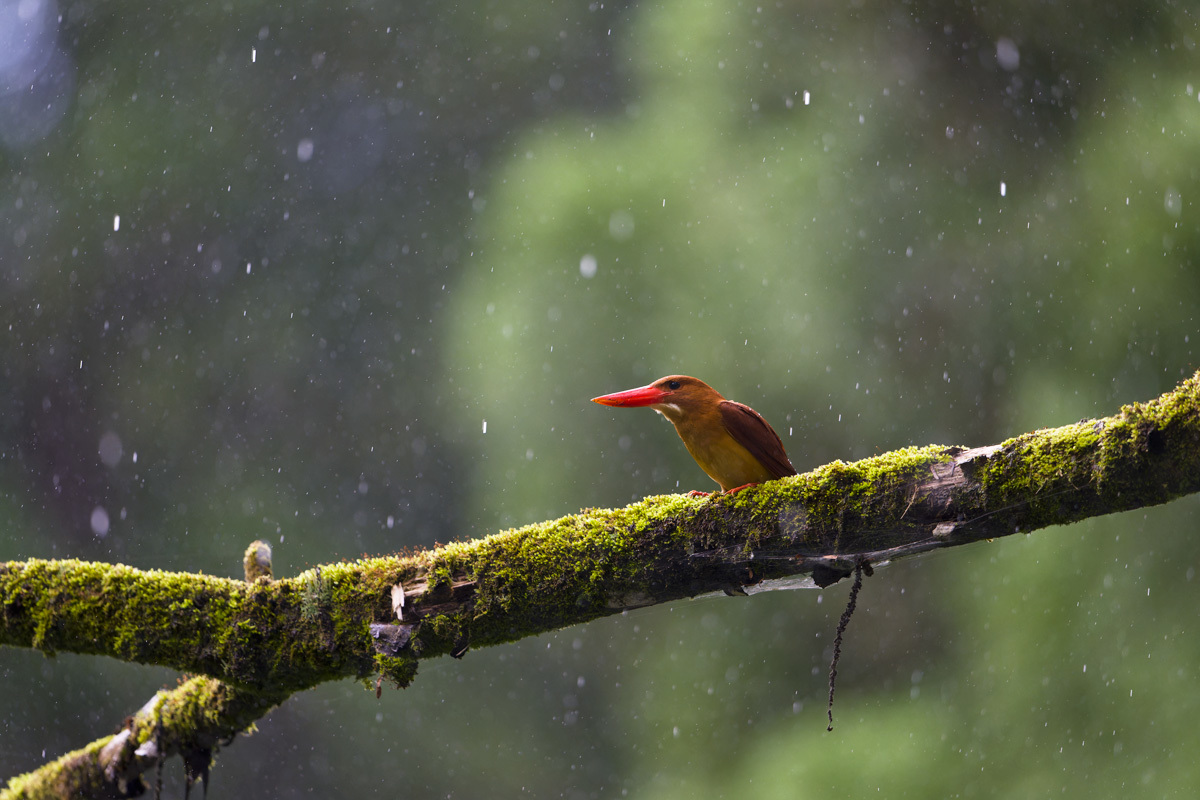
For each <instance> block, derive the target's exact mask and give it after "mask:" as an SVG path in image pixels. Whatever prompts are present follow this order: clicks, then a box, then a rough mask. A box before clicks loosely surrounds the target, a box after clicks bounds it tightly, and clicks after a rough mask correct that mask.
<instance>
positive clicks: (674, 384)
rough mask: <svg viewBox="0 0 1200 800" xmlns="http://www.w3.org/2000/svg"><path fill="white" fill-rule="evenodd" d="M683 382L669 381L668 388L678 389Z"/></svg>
mask: <svg viewBox="0 0 1200 800" xmlns="http://www.w3.org/2000/svg"><path fill="white" fill-rule="evenodd" d="M680 386H682V384H681V383H680V382H679V381H667V388H668V389H671V390H675V389H678V388H679V387H680Z"/></svg>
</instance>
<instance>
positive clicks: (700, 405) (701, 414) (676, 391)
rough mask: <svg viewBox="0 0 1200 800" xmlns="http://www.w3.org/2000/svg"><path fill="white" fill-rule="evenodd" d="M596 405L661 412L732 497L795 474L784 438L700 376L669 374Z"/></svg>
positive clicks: (598, 400) (605, 397)
mask: <svg viewBox="0 0 1200 800" xmlns="http://www.w3.org/2000/svg"><path fill="white" fill-rule="evenodd" d="M592 402H593V403H600V404H601V405H605V406H623V407H631V408H640V407H643V406H645V407H649V408H652V409H654V410H655V411H657V412H658V413H660V414H662V415H663V416H664V417H666V418H667V419H669V420H670V421H671V424H673V425H674V426H675V431H676V433H678V434H679V438H680V439H683V444H684V446H685V447H687V449H688V452H689V453H691V454H692V458H694V459H696V463H697V464H699V465H700V468H701V469H702V470H704V471H705V472H707V473H708V476H709V477H710V478H712V479H713V480H714V481H716V482H717V483H718V484H720V486H721V489H723V490H724V491H725V492H727V493H729V494H732V493H734V492H736V491H739V490H741V489H745V488H746V487H747V486H753V485H754V484H756V483H763V482H764V481H773V480H775V479H777V478H783V477H786V476H788V475H795V474H796V468H795V467H793V466H792V462H791V461H789V460H788V457H787V453H786V452H784V449H783V442H782V441H780V439H779V434H777V433H775V430H774V429H773V428H772V427H771V426H770V424H768V423H767V421H766V420H765V419H763V418H762V415H761V414H759V413H758V412H757V411H755V410H754V409H753V408H750V406H747V405H742V404H741V403H735V402H733V401H732V400H726V399H725V398H724V397H722V396H721V394H720V392H718V391H717V390H716V389H714V388H712V387H711V386H709V385H708V384H707V383H705V382H704V381H702V380H699V379H698V378H691V377H688V376H687V375H668V376H667V377H665V378H659V379H658V380H656V381H655V382H654V383H652V384H650V385H649V386H642V387H641V388H638V389H629V390H628V391H624V392H616V393H615V394H606V395H602V396H601V397H593V398H592ZM692 494H693V495H704V494H707V492H696V491H693V492H692Z"/></svg>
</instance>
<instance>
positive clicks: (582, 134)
mask: <svg viewBox="0 0 1200 800" xmlns="http://www.w3.org/2000/svg"><path fill="white" fill-rule="evenodd" d="M1198 39H1200V25H1198V24H1197V8H1196V5H1195V4H1194V3H1185V2H1176V3H1171V2H1166V3H1161V2H1156V3H1148V2H1147V3H1137V2H1134V3H1128V2H1120V3H1117V2H1113V3H1099V4H1096V3H1086V4H1084V3H1070V2H1063V3H1045V2H1041V0H1038V2H1031V1H1030V0H1013V1H1012V2H996V3H991V4H987V5H986V6H981V5H970V4H963V3H958V2H944V1H941V2H911V3H904V4H895V3H892V4H865V3H856V2H852V3H841V2H839V3H833V2H809V3H786V2H785V3H776V4H769V5H757V4H754V3H740V2H735V1H733V0H725V1H721V0H715V1H714V2H695V1H693V2H686V3H685V2H678V1H676V2H658V3H642V4H622V3H618V4H615V5H613V4H608V3H599V2H593V3H590V4H585V3H567V2H550V3H546V2H538V3H532V2H522V0H493V1H492V2H487V3H482V2H480V3H466V4H458V5H447V4H437V3H408V4H400V5H396V4H392V5H384V4H373V3H370V2H356V3H351V4H337V5H322V4H320V3H319V2H311V1H310V0H300V1H299V2H297V3H292V4H290V5H284V6H281V5H278V4H264V3H255V2H251V3H242V4H236V5H229V4H223V3H212V2H200V3H193V4H189V5H185V6H178V7H176V6H169V5H162V6H147V5H146V4H144V3H143V4H132V3H128V2H124V1H123V0H109V2H104V3H87V2H66V0H59V2H58V4H57V5H56V4H55V2H54V0H21V2H19V3H18V2H16V0H2V2H0V54H3V53H8V55H0V219H2V220H3V225H2V227H0V404H2V405H0V409H2V413H0V437H2V441H0V559H23V558H29V557H46V558H65V557H79V558H85V559H102V560H107V561H119V562H123V563H127V564H131V565H134V566H137V567H143V568H162V569H173V570H186V571H204V572H207V573H211V574H217V575H229V576H238V575H240V574H241V570H240V562H241V551H242V548H243V547H244V546H245V545H246V544H247V543H249V542H250V541H251V540H253V539H255V538H260V537H261V538H265V539H267V540H269V541H270V542H272V544H273V545H274V548H275V564H276V570H277V574H281V575H292V574H295V573H297V572H299V571H301V570H303V569H306V568H308V567H309V566H312V565H314V564H320V563H324V562H328V561H334V560H339V559H350V558H355V557H357V556H359V555H361V554H364V553H372V554H373V553H388V552H394V551H396V550H398V549H400V548H413V547H423V546H429V545H432V544H433V543H434V542H435V541H440V542H445V541H449V540H452V539H460V538H471V537H475V536H479V535H483V534H486V533H488V532H492V531H495V530H498V529H501V528H503V527H508V526H512V525H517V524H522V523H525V522H532V521H538V520H541V519H545V518H551V517H556V516H560V515H562V514H566V513H570V512H574V511H576V510H578V509H579V508H581V507H584V506H614V505H622V504H624V503H626V502H629V501H631V500H634V499H636V498H639V497H641V496H643V495H646V494H652V493H663V492H674V491H685V490H688V489H692V488H700V489H710V488H712V486H711V484H710V482H709V481H708V479H707V478H706V477H705V476H704V475H703V473H701V472H700V470H699V468H698V467H696V466H695V464H694V463H693V462H692V461H691V459H690V458H689V457H688V455H687V453H686V452H685V451H684V449H683V447H682V445H681V444H680V443H679V442H678V440H677V438H676V436H675V434H674V432H673V431H672V430H671V428H670V426H669V425H666V424H664V423H663V421H662V420H661V419H659V418H658V417H657V416H656V415H654V414H651V413H649V412H644V411H643V412H634V411H620V410H612V409H605V408H600V407H598V406H594V405H591V404H590V403H589V402H588V398H590V397H593V396H595V395H598V394H601V393H605V392H610V391H615V390H618V389H625V388H630V387H632V386H637V385H641V384H644V383H647V382H649V381H650V380H653V379H654V378H657V377H659V376H661V375H664V374H668V373H674V372H683V373H689V374H693V375H696V376H698V377H701V378H703V379H704V380H706V381H708V382H709V383H711V384H713V385H714V386H715V387H716V388H718V389H719V390H720V391H721V392H722V393H724V394H725V395H726V396H728V397H731V398H733V399H737V400H741V401H743V402H746V403H749V404H751V405H753V406H754V407H755V408H757V409H758V410H759V411H761V412H762V413H763V414H764V415H765V416H766V417H767V418H768V419H769V420H770V421H771V422H772V423H773V424H774V426H775V428H776V429H777V430H778V431H779V433H780V434H781V436H782V437H783V439H784V442H785V444H786V445H787V447H788V450H789V452H790V454H791V457H792V460H793V462H794V463H795V465H796V466H797V468H798V469H800V470H802V471H803V470H806V469H809V468H812V467H815V466H818V465H820V464H823V463H826V462H828V461H830V460H832V459H835V458H842V459H847V460H848V459H854V458H859V457H863V456H866V455H870V454H873V453H878V452H884V451H887V450H890V449H893V448H896V447H900V446H904V445H909V444H927V443H941V444H964V445H980V444H990V443H994V442H998V441H1000V440H1002V439H1003V438H1006V437H1008V436H1010V435H1015V434H1018V433H1021V432H1023V431H1026V430H1031V429H1033V428H1037V427H1045V426H1053V425H1060V424H1065V423H1068V422H1073V421H1076V420H1078V419H1080V418H1084V417H1089V416H1098V415H1104V414H1109V413H1113V412H1114V411H1115V410H1116V409H1117V408H1118V407H1119V405H1120V404H1122V403H1125V402H1130V401H1134V400H1145V399H1150V398H1152V397H1154V396H1156V395H1158V394H1159V393H1161V392H1163V391H1166V390H1168V389H1170V388H1171V387H1172V386H1174V385H1175V384H1176V383H1177V382H1178V381H1179V380H1181V379H1182V378H1184V377H1186V376H1188V375H1190V374H1191V373H1192V372H1193V371H1194V370H1195V369H1196V368H1197V366H1198V363H1197V355H1196V346H1197V336H1198V325H1197V311H1198V309H1200V272H1198V267H1197V263H1196V261H1197V257H1198V255H1200V223H1198V215H1197V205H1196V198H1197V196H1198V195H1200V90H1198V86H1197V84H1198V83H1200V73H1198V72H1197V71H1196V64H1197V63H1198V61H1197V59H1198V54H1197V41H1198ZM1198 521H1200V502H1198V501H1197V500H1196V499H1188V500H1184V501H1179V502H1176V503H1173V504H1171V505H1169V506H1166V507H1161V508H1154V509H1148V510H1146V511H1144V512H1142V511H1139V512H1133V513H1128V514H1124V515H1119V516H1116V517H1112V518H1106V519H1101V520H1095V521H1092V522H1087V523H1083V524H1079V525H1074V526H1071V527H1070V528H1065V529H1054V530H1049V531H1043V532H1039V533H1037V534H1036V535H1033V536H1030V537H1010V538H1008V539H1005V540H999V541H996V542H993V543H985V544H978V545H974V546H971V547H969V548H962V549H959V550H956V551H953V552H947V553H940V554H934V555H930V556H927V557H923V558H919V559H914V560H911V561H909V562H904V563H900V564H897V565H893V566H890V567H888V568H886V569H883V570H881V571H880V572H878V573H877V575H876V577H875V578H873V579H871V580H869V581H868V582H867V584H866V586H865V587H864V589H863V593H862V596H861V599H860V604H859V612H858V615H857V616H856V617H855V619H854V621H853V623H852V625H851V627H850V630H849V633H848V641H847V644H846V647H845V652H844V657H843V661H842V666H841V680H840V683H839V694H838V702H837V706H836V708H835V714H836V722H837V727H836V729H835V730H834V732H833V733H832V734H829V733H826V732H825V717H824V713H825V707H824V700H825V691H826V669H827V664H828V659H829V655H830V648H831V639H832V634H833V630H834V627H835V625H836V622H837V618H838V616H839V614H840V613H841V610H842V607H843V604H844V602H845V597H846V593H847V590H848V587H847V586H845V585H838V586H834V587H832V588H830V589H828V590H825V591H822V592H817V591H812V592H778V593H767V594H764V595H759V596H755V597H752V598H736V599H730V598H719V599H701V600H694V601H690V602H681V603H675V604H672V605H670V606H666V607H659V608H653V609H646V610H643V611H639V612H637V613H632V614H627V615H623V616H620V617H615V618H611V619H606V620H601V621H599V622H596V623H593V624H590V625H586V626H580V627H575V628H571V629H568V630H564V631H560V632H557V633H554V634H549V635H545V636H541V637H538V638H536V639H532V640H527V641H524V642H521V643H518V644H514V645H509V646H504V647H499V648H493V649H487V650H482V651H472V652H471V653H470V654H469V655H468V656H467V657H466V658H465V659H464V660H462V661H451V660H442V661H438V662H432V663H427V664H424V665H423V666H422V668H421V672H420V675H419V676H418V679H417V681H416V683H415V684H414V685H413V687H412V688H410V689H409V690H407V691H405V692H402V693H401V692H388V693H386V694H385V695H384V697H383V699H382V700H378V701H377V700H376V699H375V697H374V694H373V693H371V692H368V691H364V690H363V689H362V687H360V686H359V685H357V684H355V683H353V682H345V683H341V684H335V685H327V686H323V687H320V688H319V689H316V690H314V691H310V692H307V693H305V694H303V695H300V696H297V697H295V698H293V699H292V700H291V701H289V702H288V703H287V704H286V705H285V706H283V707H282V708H280V709H278V710H276V711H275V712H273V713H272V714H271V715H270V716H268V717H267V718H265V719H264V720H263V721H262V722H261V723H260V725H259V730H258V732H257V733H256V734H255V735H254V736H251V737H249V738H239V739H238V740H237V741H236V742H235V743H234V744H233V745H232V746H230V747H228V748H227V749H225V750H223V751H222V752H221V754H220V756H219V759H218V762H217V765H216V767H215V771H214V773H213V783H212V787H211V788H212V790H213V792H214V796H229V795H230V793H231V792H233V791H235V790H234V788H233V787H237V791H251V792H254V793H255V794H256V795H258V796H262V797H293V796H301V795H304V796H312V795H317V796H374V795H380V796H382V795H387V796H393V795H394V794H396V793H397V792H398V791H399V792H402V793H403V794H405V795H406V796H415V797H434V796H437V797H474V796H483V795H488V796H517V795H522V794H524V795H528V796H533V797H566V798H592V797H600V798H603V797H638V798H674V797H679V798H683V797H742V796H747V795H750V794H753V795H754V796H758V797H827V796H858V795H863V794H866V793H868V792H869V793H871V794H872V795H873V796H882V797H906V796H907V797H929V796H947V797H950V796H955V797H1014V796H1016V797H1028V796H1047V795H1050V794H1054V795H1056V796H1060V795H1061V796H1068V797H1070V796H1083V795H1085V794H1086V795H1087V796H1090V797H1096V798H1100V797H1116V796H1120V797H1128V796H1130V795H1134V796H1138V797H1159V796H1190V795H1191V794H1192V793H1193V792H1194V790H1195V786H1196V785H1197V783H1198V782H1200V767H1197V762H1196V760H1195V758H1194V754H1195V752H1196V751H1197V750H1198V749H1200V736H1198V735H1197V733H1196V732H1195V725H1194V718H1195V716H1196V714H1197V712H1198V711H1200V684H1198V681H1200V675H1198V674H1197V667H1196V664H1197V663H1200V658H1198V656H1200V644H1197V641H1200V637H1198V636H1197V633H1198V632H1200V619H1197V589H1198V584H1200V581H1198V580H1197V578H1196V565H1197V563H1198V561H1200V544H1197V543H1196V541H1197V537H1196V536H1195V534H1196V532H1197V527H1198ZM0 677H2V681H3V685H4V687H5V690H4V691H3V692H0V768H2V769H0V774H2V775H3V776H4V777H8V776H11V775H13V774H16V773H19V772H22V771H25V770H28V769H32V768H34V767H36V766H38V765H39V764H42V763H44V762H45V761H46V760H48V759H49V758H52V757H53V756H55V755H57V754H59V753H61V752H64V751H66V750H70V749H73V748H75V747H79V746H81V745H83V744H84V743H86V742H88V741H91V740H92V739H94V738H96V737H98V736H101V735H104V734H106V733H110V732H112V731H113V730H114V729H115V728H116V727H117V726H118V725H119V724H120V721H121V719H122V718H123V717H124V716H125V715H126V714H128V713H130V712H132V711H133V710H135V709H136V708H137V707H139V706H140V705H141V704H142V703H143V702H145V701H146V700H147V699H148V698H149V697H150V696H151V695H152V694H153V692H154V691H155V690H156V689H157V688H158V687H159V686H161V685H164V684H171V683H173V682H174V680H175V677H176V676H175V675H174V674H173V673H171V672H169V671H166V670H160V669H149V668H144V667H138V666H132V665H125V664H120V663H117V662H114V661H110V660H104V659H96V658H82V657H75V656H70V655H65V654H64V655H59V656H58V657H57V658H54V659H46V658H43V657H42V656H41V655H40V654H36V653H29V652H24V651H18V650H11V649H9V650H5V651H3V652H0ZM181 771H182V770H181V768H179V765H178V763H176V764H175V765H174V768H173V769H172V770H170V771H169V777H170V779H171V780H172V781H175V782H178V775H179V773H181Z"/></svg>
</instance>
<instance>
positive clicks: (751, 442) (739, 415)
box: [718, 400, 796, 478]
mask: <svg viewBox="0 0 1200 800" xmlns="http://www.w3.org/2000/svg"><path fill="white" fill-rule="evenodd" d="M718 408H719V409H720V411H721V421H722V422H724V423H725V430H727V431H729V435H730V436H732V437H733V439H734V441H736V442H737V443H738V444H740V445H741V446H742V447H744V448H746V450H747V451H749V453H750V455H752V456H754V457H755V458H757V459H758V462H759V463H760V464H762V465H763V466H764V467H766V468H767V471H768V472H770V473H771V474H772V475H773V476H775V477H776V478H782V477H785V476H787V475H795V474H796V468H795V467H793V466H792V462H791V461H789V460H788V457H787V453H786V452H785V451H784V449H783V442H781V441H780V440H779V434H777V433H775V429H774V428H772V427H771V426H770V424H769V423H768V422H767V421H766V420H765V419H763V418H762V415H761V414H759V413H758V412H757V411H755V410H754V409H753V408H751V407H750V406H744V405H742V404H741V403H735V402H733V401H732V400H723V401H721V404H720V405H719V406H718Z"/></svg>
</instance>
